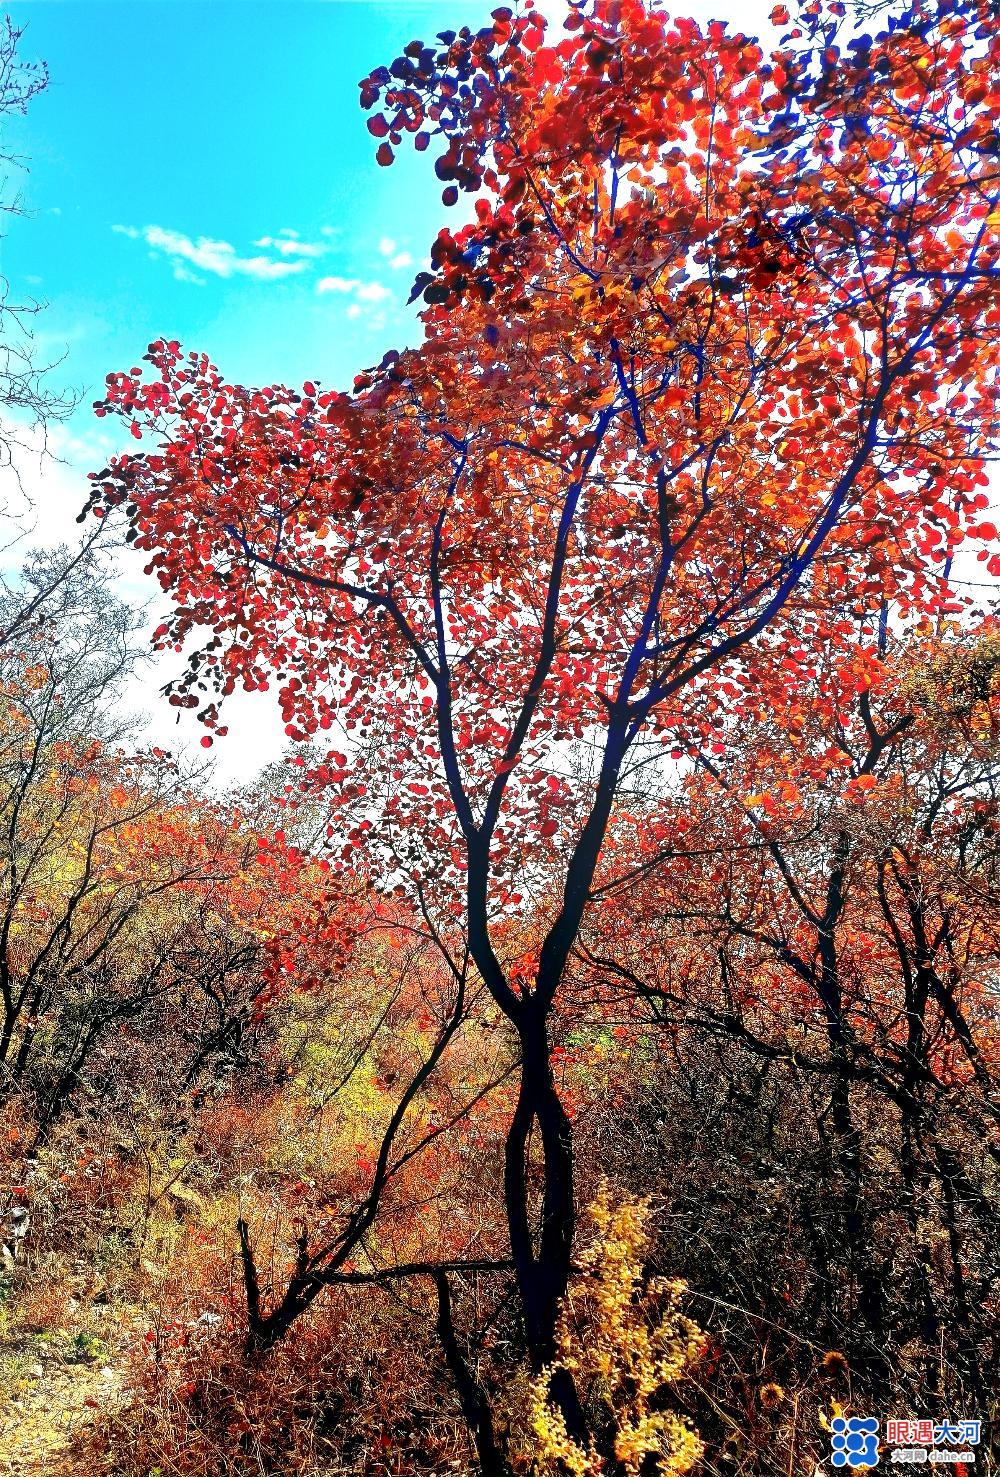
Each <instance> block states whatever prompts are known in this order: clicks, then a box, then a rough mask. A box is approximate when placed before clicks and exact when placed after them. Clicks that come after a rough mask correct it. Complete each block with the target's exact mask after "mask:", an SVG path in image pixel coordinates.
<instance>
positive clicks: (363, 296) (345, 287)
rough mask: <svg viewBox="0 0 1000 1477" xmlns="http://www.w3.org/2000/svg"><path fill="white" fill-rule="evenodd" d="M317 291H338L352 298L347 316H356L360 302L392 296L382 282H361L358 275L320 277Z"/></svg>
mask: <svg viewBox="0 0 1000 1477" xmlns="http://www.w3.org/2000/svg"><path fill="white" fill-rule="evenodd" d="M316 291H317V292H339V293H342V294H343V295H344V296H345V297H350V298H352V299H353V301H352V303H351V306H350V307H349V308H348V310H347V316H348V317H349V318H357V317H358V316H359V314H360V313H361V311H362V308H361V304H364V303H383V302H385V300H386V298H389V297H391V296H392V293H391V292H390V291H389V289H388V287H386V286H385V284H384V283H382V282H362V281H361V279H360V278H359V277H321V278H320V279H319V281H318V282H317V283H316Z"/></svg>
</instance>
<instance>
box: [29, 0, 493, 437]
mask: <svg viewBox="0 0 1000 1477" xmlns="http://www.w3.org/2000/svg"><path fill="white" fill-rule="evenodd" d="M487 9H488V7H487V6H486V5H479V6H476V5H472V6H470V5H469V3H468V0H459V3H457V4H452V5H450V6H447V7H446V6H445V5H443V4H442V3H440V0H437V3H433V4H428V3H409V0H407V3H394V4H367V3H354V4H332V3H301V0H300V3H290V4H289V3H285V4H278V5H274V4H271V5H266V4H259V3H257V0H225V3H223V0H202V3H189V0H176V3H168V0H155V3H154V0H132V3H84V0H62V3H60V0H46V3H32V4H16V3H14V4H12V5H11V7H10V13H11V15H12V17H13V19H14V20H15V21H16V22H17V23H19V24H26V26H27V30H26V34H25V38H24V41H23V43H22V46H23V50H24V53H25V55H26V56H39V57H43V58H44V59H45V60H46V61H47V62H48V65H49V69H50V73H51V85H50V87H49V90H48V91H47V93H45V94H44V95H43V96H41V97H39V98H38V99H37V100H36V101H35V102H34V104H33V105H32V108H31V111H30V114H29V116H28V118H27V119H26V120H25V121H24V123H23V124H18V125H17V126H16V128H15V129H14V130H12V131H9V134H8V136H9V137H10V138H12V139H13V140H14V141H15V142H16V143H17V145H18V146H19V147H20V149H22V150H23V152H24V153H26V154H27V155H29V156H30V173H29V174H28V175H27V176H26V178H25V179H24V181H23V198H24V203H25V205H26V206H27V207H28V209H29V211H30V212H31V214H30V216H29V217H27V218H25V219H22V220H18V221H15V222H13V224H12V225H11V227H10V230H9V233H8V236H7V239H6V240H5V241H4V242H3V271H4V274H5V275H6V276H7V277H8V278H9V279H10V280H11V281H12V282H14V283H16V284H18V285H19V286H26V287H28V288H29V289H30V290H31V291H33V292H34V293H35V294H36V295H37V296H39V297H41V298H44V299H45V300H46V301H47V303H48V310H47V312H46V314H45V316H44V320H42V322H41V324H40V331H41V335H42V345H43V347H44V349H45V350H46V351H47V352H49V353H52V354H58V353H61V352H64V351H65V352H66V360H65V362H64V364H63V366H62V368H61V369H60V371H59V376H60V377H61V378H62V379H64V380H66V381H68V382H69V383H70V384H72V385H74V386H76V387H78V388H79V389H81V390H83V392H84V394H85V399H86V402H87V404H88V405H89V402H90V401H92V400H93V399H94V398H95V396H96V395H97V394H98V393H99V392H100V388H101V385H102V382H103V377H104V375H105V374H106V373H107V372H108V371H109V370H112V369H118V368H123V367H127V366H128V365H129V364H131V363H133V362H134V360H135V357H136V355H137V353H139V352H141V351H142V349H143V348H144V346H145V344H146V343H147V341H148V340H149V339H150V338H153V337H156V336H157V335H159V334H168V335H169V336H171V337H176V338H180V339H181V340H182V341H184V342H185V343H186V344H188V346H190V347H197V348H199V349H205V350H206V351H207V352H208V353H209V354H210V355H211V356H212V357H213V358H214V359H215V360H216V362H217V363H218V364H219V365H220V367H221V368H222V369H223V371H224V372H225V373H226V374H227V376H229V377H231V378H236V379H240V380H245V381H250V382H263V381H268V380H273V379H283V380H291V381H295V380H302V379H303V378H306V377H320V378H321V379H323V380H324V381H326V382H328V383H332V382H338V383H340V382H343V381H345V380H346V379H348V378H349V376H350V375H351V374H353V373H354V372H355V371H356V370H357V368H359V367H360V366H361V365H363V364H367V363H368V362H370V361H371V360H372V359H377V358H379V357H381V354H382V351H383V349H384V347H385V346H386V345H387V344H388V343H389V342H396V341H398V340H399V338H400V337H406V336H407V335H410V336H412V335H413V334H414V332H415V329H414V327H413V314H412V310H411V311H410V312H409V313H406V314H405V315H404V313H403V311H402V309H403V304H404V303H405V300H406V297H407V295H408V290H409V287H410V284H411V282H412V278H413V275H414V272H415V270H416V267H415V265H414V263H415V262H416V261H417V259H418V257H422V256H423V255H424V254H425V253H426V250H427V248H428V246H429V243H430V240H431V239H432V237H433V234H434V232H435V230H436V229H437V227H438V225H439V224H440V223H441V222H442V221H443V220H444V219H445V217H446V214H447V212H446V210H445V207H444V206H442V205H441V204H440V187H439V186H437V184H436V182H435V181H434V180H433V176H430V170H429V166H428V161H427V160H426V159H424V160H421V159H419V158H418V157H415V156H413V155H406V154H405V152H404V153H403V157H401V158H400V159H399V160H398V162H397V163H396V164H395V165H394V166H393V168H392V169H389V170H384V169H380V168H379V167H378V165H377V164H376V163H375V159H374V150H375V145H374V141H373V140H372V139H371V138H370V136H369V135H368V133H367V130H366V128H365V124H364V117H365V115H364V114H363V113H362V112H361V110H360V108H359V107H358V102H357V96H358V89H357V83H358V80H359V78H360V77H362V76H363V75H364V74H365V73H366V72H368V71H370V70H371V68H372V67H373V66H376V65H378V64H379V63H380V62H383V61H388V60H391V59H392V57H393V56H395V55H396V54H397V52H398V51H399V49H400V48H401V47H402V46H403V45H405V43H406V42H407V41H409V40H411V39H413V38H414V37H416V36H423V35H426V34H428V33H433V31H435V30H437V29H441V28H442V27H443V26H444V25H445V24H447V23H448V21H449V19H451V20H454V19H455V18H456V16H457V17H458V19H459V21H461V20H463V19H465V18H466V17H469V18H471V19H472V20H473V21H478V20H479V19H480V17H481V16H483V15H485V13H486V12H487ZM78 424H80V422H78Z"/></svg>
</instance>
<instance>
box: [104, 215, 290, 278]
mask: <svg viewBox="0 0 1000 1477" xmlns="http://www.w3.org/2000/svg"><path fill="white" fill-rule="evenodd" d="M111 229H112V230H113V231H117V232H118V234H119V235H120V236H128V237H129V239H130V240H132V241H144V242H145V243H146V245H147V246H149V247H151V248H152V250H153V252H154V253H155V254H161V255H163V256H165V257H166V258H167V260H168V261H169V262H170V263H171V265H172V267H173V269H174V276H175V277H176V278H177V279H178V280H179V281H181V282H190V281H192V280H195V281H197V280H199V279H197V278H193V277H192V273H191V270H190V269H191V267H196V268H197V269H198V270H199V271H202V272H208V273H209V274H210V275H211V276H213V277H253V278H254V279H255V280H257V281H258V282H270V281H274V280H276V279H279V278H281V277H289V276H291V275H292V274H293V273H295V272H301V271H303V270H304V269H305V267H306V266H307V265H308V263H307V262H306V261H305V260H304V259H303V260H298V261H276V260H275V259H274V258H273V257H269V256H240V255H239V253H238V252H237V250H236V247H235V246H233V245H231V243H230V242H228V241H215V240H213V239H212V238H211V237H209V236H199V237H198V238H197V240H192V238H191V237H190V236H185V235H184V233H183V232H182V231H171V230H167V229H165V228H164V227H163V226H143V228H142V229H141V230H137V229H136V227H135V226H112V228H111Z"/></svg>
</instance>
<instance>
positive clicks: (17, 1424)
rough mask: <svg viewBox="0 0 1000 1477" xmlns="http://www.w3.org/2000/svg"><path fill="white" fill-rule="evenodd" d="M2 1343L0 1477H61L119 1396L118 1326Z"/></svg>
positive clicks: (100, 1322)
mask: <svg viewBox="0 0 1000 1477" xmlns="http://www.w3.org/2000/svg"><path fill="white" fill-rule="evenodd" d="M103 1311H104V1317H103V1319H96V1318H88V1320H87V1323H88V1327H90V1328H93V1327H94V1326H95V1324H96V1326H97V1327H99V1328H100V1332H99V1333H97V1332H89V1331H88V1332H81V1331H80V1330H79V1329H78V1330H77V1331H76V1332H73V1331H72V1330H62V1329H57V1330H48V1331H46V1332H45V1333H39V1334H34V1335H32V1334H21V1335H20V1336H19V1337H16V1338H11V1339H6V1340H0V1477H61V1474H62V1473H63V1472H64V1471H65V1469H66V1463H65V1462H64V1459H66V1461H68V1453H69V1450H70V1447H71V1445H72V1443H73V1441H74V1439H75V1438H76V1437H78V1436H79V1435H80V1433H81V1432H82V1431H83V1430H84V1429H85V1428H86V1427H87V1426H88V1425H89V1424H90V1423H91V1422H92V1421H93V1419H94V1417H95V1416H96V1414H97V1412H98V1411H100V1410H102V1409H106V1408H107V1407H108V1405H109V1403H111V1402H112V1401H114V1400H115V1399H116V1398H117V1397H118V1392H119V1389H120V1384H121V1376H120V1373H119V1370H118V1369H117V1368H116V1357H117V1354H118V1352H119V1343H120V1339H121V1321H120V1319H119V1318H118V1317H117V1316H116V1313H115V1311H114V1310H112V1309H111V1308H110V1307H109V1308H106V1309H105V1310H103Z"/></svg>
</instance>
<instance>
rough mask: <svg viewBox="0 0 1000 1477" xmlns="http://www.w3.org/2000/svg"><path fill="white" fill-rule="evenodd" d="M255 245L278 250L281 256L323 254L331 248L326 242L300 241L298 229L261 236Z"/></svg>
mask: <svg viewBox="0 0 1000 1477" xmlns="http://www.w3.org/2000/svg"><path fill="white" fill-rule="evenodd" d="M254 246H263V247H265V248H268V247H269V248H270V249H271V250H272V251H277V252H279V253H280V255H281V256H312V257H316V256H323V255H325V253H326V252H328V251H329V250H330V248H329V246H328V245H327V244H326V243H325V242H320V241H300V240H299V233H298V231H281V232H280V233H279V234H278V235H277V236H261V238H260V240H259V241H255V242H254Z"/></svg>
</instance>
